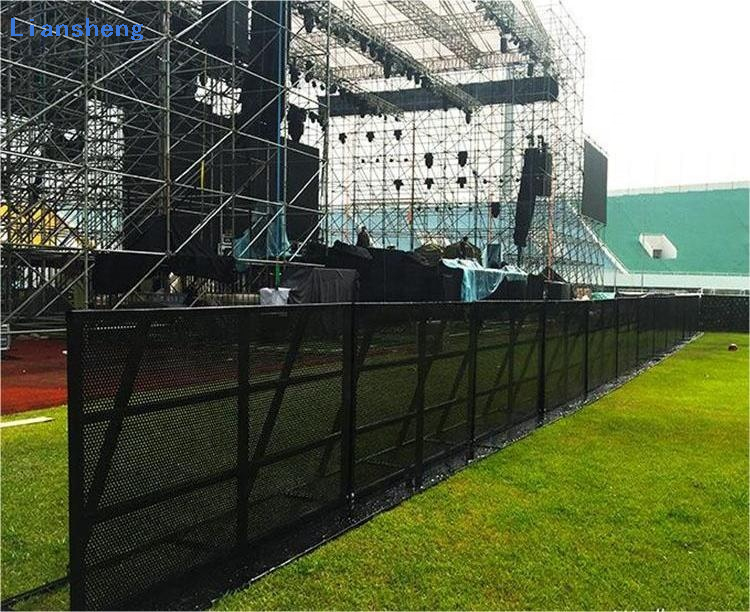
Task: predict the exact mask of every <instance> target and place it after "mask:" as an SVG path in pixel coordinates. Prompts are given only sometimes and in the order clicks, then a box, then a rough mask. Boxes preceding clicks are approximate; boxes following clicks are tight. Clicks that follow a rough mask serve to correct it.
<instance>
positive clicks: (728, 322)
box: [700, 295, 750, 332]
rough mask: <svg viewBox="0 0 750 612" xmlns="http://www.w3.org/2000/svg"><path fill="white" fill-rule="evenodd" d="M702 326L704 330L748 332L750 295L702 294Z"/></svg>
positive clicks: (749, 326)
mask: <svg viewBox="0 0 750 612" xmlns="http://www.w3.org/2000/svg"><path fill="white" fill-rule="evenodd" d="M700 326H701V327H700V328H701V329H702V330H703V331H726V332H747V331H748V329H749V328H750V297H749V296H747V295H704V296H702V297H701V306H700Z"/></svg>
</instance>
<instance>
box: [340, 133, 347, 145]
mask: <svg viewBox="0 0 750 612" xmlns="http://www.w3.org/2000/svg"><path fill="white" fill-rule="evenodd" d="M339 142H340V143H341V144H346V134H345V133H344V132H341V134H339Z"/></svg>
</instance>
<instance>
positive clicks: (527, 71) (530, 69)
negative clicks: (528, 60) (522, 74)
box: [526, 64, 534, 77]
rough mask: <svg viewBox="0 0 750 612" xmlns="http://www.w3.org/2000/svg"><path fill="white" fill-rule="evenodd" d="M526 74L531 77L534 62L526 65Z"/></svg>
mask: <svg viewBox="0 0 750 612" xmlns="http://www.w3.org/2000/svg"><path fill="white" fill-rule="evenodd" d="M526 76H528V77H533V76H534V64H529V65H528V66H527V67H526Z"/></svg>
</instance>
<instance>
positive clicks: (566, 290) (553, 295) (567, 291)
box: [545, 281, 571, 300]
mask: <svg viewBox="0 0 750 612" xmlns="http://www.w3.org/2000/svg"><path fill="white" fill-rule="evenodd" d="M545 286H546V289H547V299H548V300H569V299H570V298H571V288H570V283H560V282H555V281H547V282H546V283H545Z"/></svg>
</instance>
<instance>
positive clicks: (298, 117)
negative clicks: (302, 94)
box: [287, 104, 307, 142]
mask: <svg viewBox="0 0 750 612" xmlns="http://www.w3.org/2000/svg"><path fill="white" fill-rule="evenodd" d="M306 117H307V111H306V110H305V109H304V108H300V107H299V106H294V105H293V104H292V105H290V106H289V115H288V117H287V124H288V127H289V136H291V137H292V140H293V141H294V142H299V141H300V139H301V138H302V134H304V132H305V119H306Z"/></svg>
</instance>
